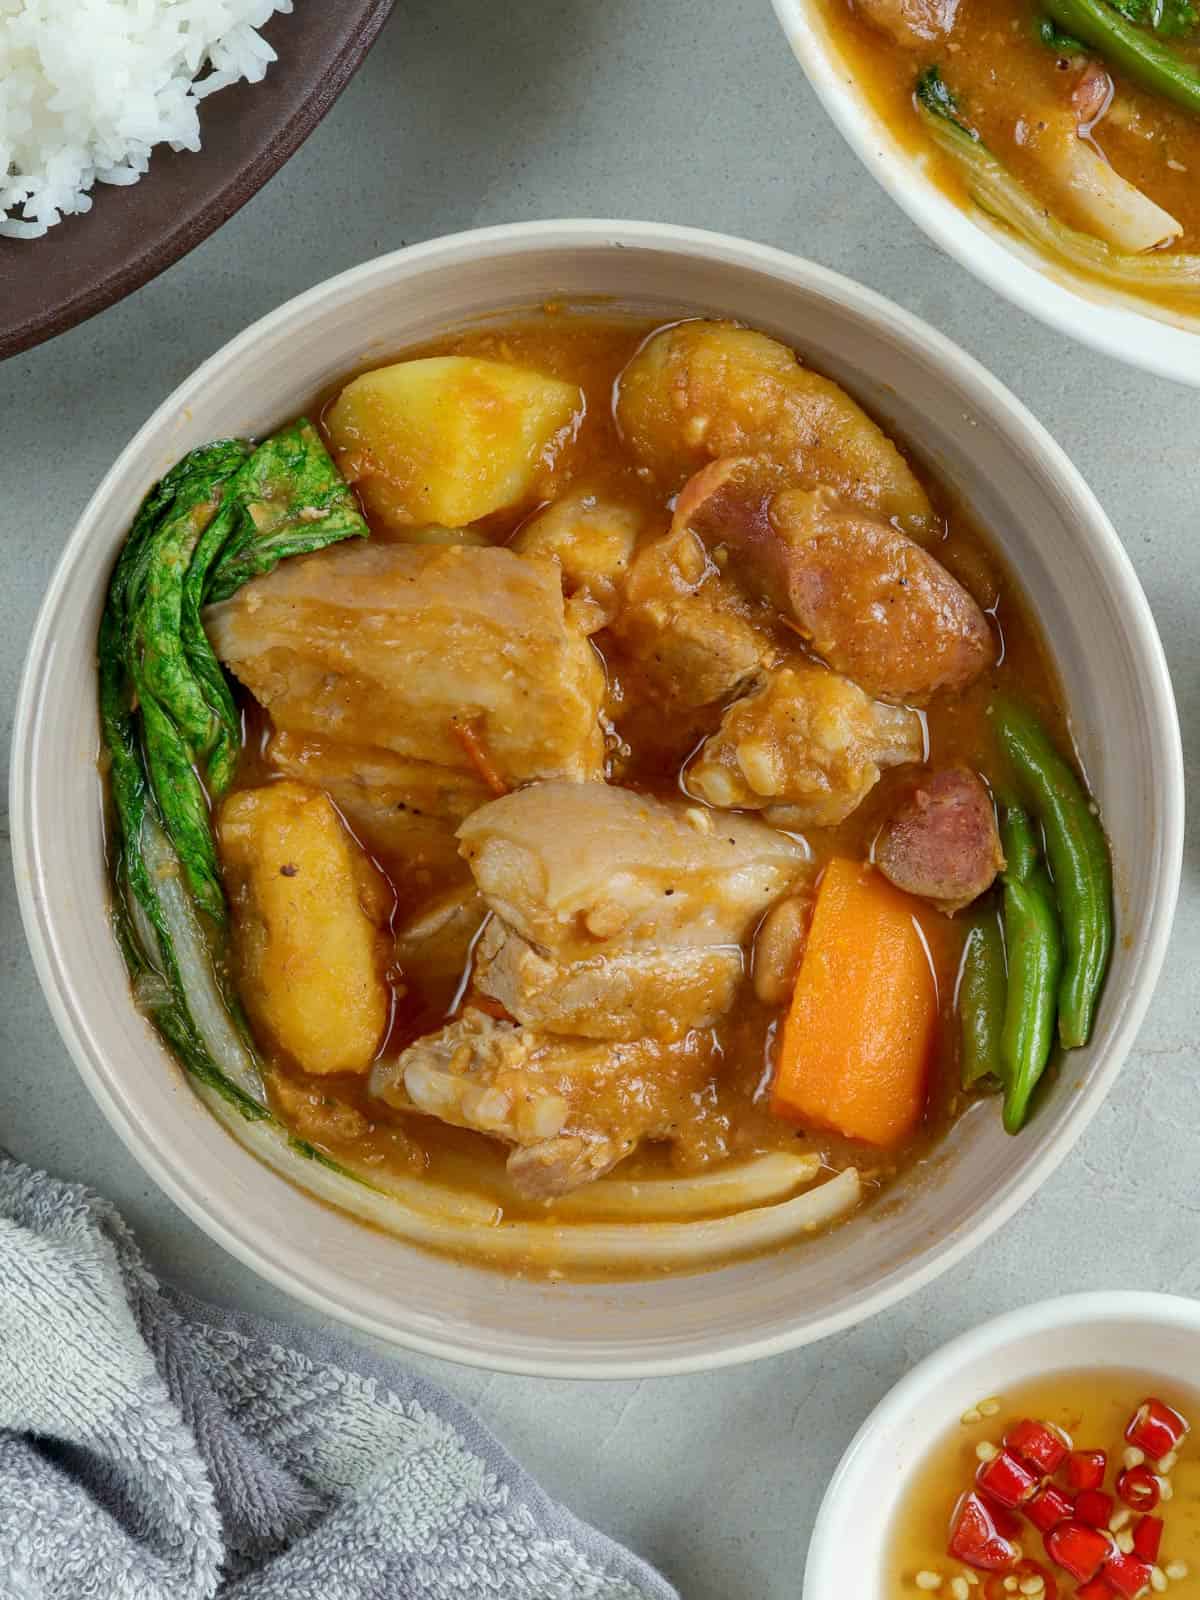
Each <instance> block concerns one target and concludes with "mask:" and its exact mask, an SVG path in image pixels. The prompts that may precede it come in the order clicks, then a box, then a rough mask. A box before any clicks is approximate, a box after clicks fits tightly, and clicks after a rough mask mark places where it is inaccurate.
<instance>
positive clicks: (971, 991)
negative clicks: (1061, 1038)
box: [958, 908, 1006, 1089]
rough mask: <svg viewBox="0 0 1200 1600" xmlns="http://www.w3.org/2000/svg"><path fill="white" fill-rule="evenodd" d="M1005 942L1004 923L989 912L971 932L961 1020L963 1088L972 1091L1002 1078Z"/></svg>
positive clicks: (965, 948)
mask: <svg viewBox="0 0 1200 1600" xmlns="http://www.w3.org/2000/svg"><path fill="white" fill-rule="evenodd" d="M1005 990H1006V979H1005V973H1004V939H1003V937H1002V936H1001V933H1000V919H999V918H998V917H997V915H996V912H995V910H994V909H992V908H989V909H988V911H986V912H985V913H984V915H983V916H982V917H981V918H980V919H979V921H978V922H976V923H975V924H974V925H973V926H972V927H971V928H970V929H969V930H968V932H967V937H966V940H965V941H964V944H963V957H962V966H961V967H960V968H959V979H958V1016H959V1025H960V1028H961V1039H962V1052H961V1053H962V1086H963V1088H964V1089H971V1088H974V1086H975V1085H976V1084H977V1083H978V1082H979V1081H980V1080H981V1079H982V1078H997V1079H998V1078H1000V1077H1001V1076H1002V1070H1003V1062H1002V1057H1001V1053H1000V1040H1001V1035H1002V1032H1003V1028H1004V1000H1005Z"/></svg>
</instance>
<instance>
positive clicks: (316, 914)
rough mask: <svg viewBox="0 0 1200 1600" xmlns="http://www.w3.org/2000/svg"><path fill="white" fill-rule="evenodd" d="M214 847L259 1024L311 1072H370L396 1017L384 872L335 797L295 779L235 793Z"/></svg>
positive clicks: (247, 994)
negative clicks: (388, 977)
mask: <svg viewBox="0 0 1200 1600" xmlns="http://www.w3.org/2000/svg"><path fill="white" fill-rule="evenodd" d="M217 846H218V850H219V852H220V858H221V869H222V873H223V875H224V880H225V888H226V892H227V893H228V895H229V902H230V906H231V908H232V911H233V940H234V953H235V957H236V964H235V965H236V971H237V974H238V993H239V995H240V996H241V999H242V1003H243V1004H244V1005H245V1007H246V1010H247V1012H248V1013H249V1016H250V1020H251V1021H252V1022H253V1024H254V1026H255V1030H256V1032H257V1033H258V1034H259V1036H260V1038H261V1037H263V1036H265V1037H266V1038H267V1039H268V1040H269V1041H270V1043H271V1044H273V1045H276V1046H278V1047H279V1048H281V1049H283V1050H285V1051H286V1052H287V1054H288V1055H289V1056H290V1057H291V1058H292V1059H293V1060H294V1061H295V1062H296V1064H297V1065H298V1066H299V1067H301V1068H302V1069H303V1071H305V1072H308V1073H327V1072H365V1071H366V1070H367V1068H368V1067H369V1066H370V1064H371V1060H372V1058H373V1056H374V1054H375V1051H376V1049H377V1048H378V1046H379V1042H380V1040H381V1039H382V1037H383V1033H384V1029H385V1028H386V1026H387V1020H388V1008H389V995H388V988H387V984H386V983H385V982H384V970H385V967H386V965H387V960H388V955H389V941H388V939H387V938H386V936H385V934H384V931H383V930H384V927H385V925H386V922H387V919H388V916H389V914H390V912H391V909H392V896H391V892H390V891H389V889H388V887H387V885H386V882H385V881H384V879H383V877H382V875H381V874H380V873H379V872H377V871H376V870H375V868H374V867H373V866H372V865H371V863H370V861H368V859H367V857H366V856H365V855H364V854H363V851H362V850H361V849H360V848H359V846H358V845H357V844H356V843H355V842H354V840H353V839H352V838H351V836H350V834H349V833H347V831H346V829H345V826H344V825H343V823H342V821H341V819H340V817H339V816H338V814H337V812H336V811H335V810H334V807H333V805H332V804H331V803H330V800H329V798H328V796H327V795H323V794H320V793H318V792H317V791H316V790H313V789H307V788H305V787H304V785H303V784H299V783H287V782H282V783H269V784H267V785H266V786H265V787H264V788H261V789H243V790H240V791H239V792H237V793H235V794H232V795H230V796H229V798H228V799H227V800H226V801H225V802H224V804H223V805H222V806H221V808H220V811H219V813H218V817H217Z"/></svg>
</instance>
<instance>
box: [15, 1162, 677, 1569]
mask: <svg viewBox="0 0 1200 1600" xmlns="http://www.w3.org/2000/svg"><path fill="white" fill-rule="evenodd" d="M218 1594H219V1595H221V1596H222V1597H225V1600H443V1597H446V1600H450V1597H453V1600H476V1597H478V1600H485V1597H497V1596H502V1597H504V1600H673V1597H674V1591H673V1590H672V1589H671V1588H670V1586H669V1585H668V1584H666V1583H665V1582H664V1581H663V1579H662V1578H661V1577H659V1575H658V1574H657V1573H655V1572H654V1571H653V1570H652V1569H651V1568H650V1567H648V1566H646V1565H645V1564H644V1563H643V1562H641V1561H639V1560H638V1559H637V1558H636V1557H635V1556H632V1555H630V1554H629V1552H628V1551H626V1550H623V1549H622V1548H621V1547H620V1546H619V1545H616V1544H613V1543H612V1542H611V1541H610V1540H608V1539H605V1538H604V1537H603V1536H602V1535H600V1534H598V1533H597V1532H596V1531H595V1530H594V1529H593V1528H589V1527H588V1526H587V1525H586V1524H584V1523H582V1522H580V1521H578V1520H577V1519H576V1518H575V1517H573V1516H571V1514H570V1513H569V1512H567V1511H565V1510H564V1509H563V1508H562V1507H561V1506H558V1505H556V1504H555V1503H554V1502H553V1501H551V1500H549V1499H547V1498H546V1496H545V1495H544V1494H543V1493H542V1491H541V1490H540V1489H539V1488H538V1487H537V1485H536V1484H534V1483H533V1482H532V1480H531V1479H530V1478H529V1477H528V1476H527V1475H526V1474H525V1473H524V1472H522V1471H521V1469H520V1468H519V1467H518V1466H517V1464H516V1463H515V1462H514V1461H513V1460H512V1458H511V1457H510V1456H508V1455H507V1454H506V1453H505V1451H504V1450H503V1449H501V1447H500V1446H499V1445H498V1444H497V1443H496V1441H495V1440H494V1439H493V1438H491V1437H490V1435H488V1434H487V1433H486V1432H485V1431H484V1430H483V1429H482V1428H481V1427H480V1426H479V1424H478V1423H477V1422H475V1421H474V1419H473V1418H472V1417H471V1416H470V1415H469V1413H467V1412H466V1411H464V1410H463V1409H462V1407H460V1406H459V1405H458V1404H457V1403H456V1402H455V1401H453V1400H452V1399H451V1398H450V1397H449V1396H448V1395H447V1394H445V1393H444V1392H443V1391H441V1390H440V1389H437V1388H435V1387H434V1385H432V1384H430V1383H427V1382H425V1381H424V1380H422V1379H420V1378H414V1377H411V1376H409V1375H408V1374H406V1373H405V1372H404V1371H403V1370H402V1369H400V1368H398V1367H394V1366H392V1365H391V1364H389V1363H387V1362H384V1361H377V1360H373V1359H372V1358H371V1357H369V1356H368V1355H366V1354H364V1353H363V1352H360V1351H357V1350H352V1349H351V1348H350V1347H348V1346H345V1345H338V1346H335V1345H333V1344H332V1343H330V1342H328V1341H326V1340H324V1339H318V1338H314V1337H313V1336H311V1335H309V1336H306V1335H304V1334H303V1333H301V1332H299V1331H298V1330H290V1331H285V1330H283V1329H280V1328H275V1327H271V1326H268V1325H263V1324H258V1323H255V1322H253V1321H251V1320H250V1319H247V1318H240V1317H232V1316H229V1315H227V1314H225V1313H222V1312H218V1311H216V1310H214V1309H212V1308H211V1307H207V1306H202V1305H199V1304H198V1303H196V1302H194V1301H191V1300H189V1299H187V1298H185V1297H183V1296H182V1295H179V1294H177V1293H174V1292H173V1291H169V1290H167V1289H165V1288H163V1287H162V1286H161V1285H159V1284H158V1283H157V1282H156V1281H155V1279H154V1278H153V1277H152V1276H151V1274H150V1272H149V1271H148V1270H147V1268H146V1266H145V1264H144V1262H143V1260H142V1257H141V1254H140V1252H139V1251H138V1248H137V1245H136V1244H135V1243H134V1240H133V1238H132V1236H131V1235H130V1233H129V1231H128V1229H127V1228H126V1227H125V1225H124V1223H123V1222H122V1221H121V1219H120V1217H119V1216H118V1215H117V1214H116V1212H115V1211H113V1209H112V1207H111V1206H109V1205H108V1204H107V1203H106V1202H105V1201H103V1200H101V1199H99V1198H98V1197H97V1196H96V1195H94V1194H92V1193H90V1192H89V1191H88V1190H86V1189H83V1188H81V1187H79V1186H78V1185H76V1184H65V1183H59V1182H56V1181H55V1180H54V1179H51V1178H48V1177H46V1175H45V1174H44V1173H38V1172H33V1171H31V1170H30V1169H29V1168H28V1167H24V1166H21V1165H20V1164H19V1163H18V1162H15V1161H12V1160H9V1159H6V1158H4V1157H3V1156H2V1155H0V1597H3V1600H17V1597H19V1600H85V1597H86V1600H205V1597H208V1596H212V1595H218Z"/></svg>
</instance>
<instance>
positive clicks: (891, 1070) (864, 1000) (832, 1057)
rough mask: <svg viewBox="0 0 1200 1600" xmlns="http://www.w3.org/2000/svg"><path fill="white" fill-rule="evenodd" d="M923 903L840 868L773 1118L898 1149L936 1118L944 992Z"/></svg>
mask: <svg viewBox="0 0 1200 1600" xmlns="http://www.w3.org/2000/svg"><path fill="white" fill-rule="evenodd" d="M920 909H921V908H920V905H919V902H918V901H916V900H914V899H913V897H912V896H911V895H907V894H904V893H903V892H902V891H901V890H899V889H896V888H893V886H892V885H891V884H890V883H889V882H888V881H887V879H886V878H885V877H884V876H883V875H882V873H880V872H877V871H876V870H875V868H874V867H871V866H867V865H865V864H864V863H862V862H858V861H846V860H842V859H835V860H833V861H831V862H830V863H829V865H828V866H827V867H826V868H825V871H824V873H823V874H822V876H821V881H820V883H819V884H818V886H817V898H816V904H815V906H814V908H813V917H812V926H811V928H810V929H809V935H808V943H807V945H806V946H805V949H804V957H803V960H802V961H801V964H800V972H799V976H798V977H797V979H796V987H795V989H794V990H793V992H792V1003H791V1007H790V1009H789V1011H788V1015H787V1018H786V1020H785V1022H784V1025H783V1038H782V1041H781V1044H780V1050H779V1059H778V1062H777V1064H776V1069H775V1080H774V1083H773V1084H772V1088H771V1110H772V1111H773V1112H774V1113H775V1115H776V1116H778V1117H783V1118H786V1119H787V1120H788V1121H790V1122H799V1123H803V1124H804V1125H805V1126H807V1127H818V1128H830V1129H832V1130H833V1131H834V1132H836V1133H840V1134H844V1135H845V1136H846V1137H847V1138H849V1139H861V1140H863V1141H864V1142H865V1143H867V1144H872V1145H879V1146H882V1147H884V1148H887V1147H889V1146H891V1145H895V1144H898V1143H899V1141H900V1140H901V1139H903V1138H905V1137H906V1136H907V1135H908V1134H910V1133H911V1132H912V1130H913V1129H914V1128H915V1127H916V1125H917V1123H918V1122H919V1121H920V1120H921V1114H922V1112H923V1110H924V1107H925V1097H926V1092H927V1086H928V1078H929V1065H930V1060H931V1057H932V1054H933V1046H934V1038H935V1030H936V1026H937V1007H938V1002H937V985H936V982H935V980H934V975H933V971H932V969H931V967H930V962H929V955H928V952H927V949H926V945H925V941H924V938H923V936H922V933H921V929H920V923H919V921H918V913H919V910H920Z"/></svg>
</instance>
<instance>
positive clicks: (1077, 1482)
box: [1067, 1450, 1108, 1491]
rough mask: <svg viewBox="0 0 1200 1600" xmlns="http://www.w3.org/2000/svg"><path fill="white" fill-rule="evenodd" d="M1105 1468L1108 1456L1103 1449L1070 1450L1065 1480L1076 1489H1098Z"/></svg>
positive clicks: (1106, 1467) (1102, 1480)
mask: <svg viewBox="0 0 1200 1600" xmlns="http://www.w3.org/2000/svg"><path fill="white" fill-rule="evenodd" d="M1107 1469H1108V1456H1107V1455H1106V1454H1105V1453H1104V1451H1103V1450H1072V1451H1071V1454H1070V1455H1069V1456H1068V1457H1067V1482H1068V1483H1069V1484H1070V1485H1071V1488H1072V1489H1074V1490H1076V1491H1078V1490H1080V1489H1098V1488H1099V1487H1100V1486H1101V1484H1102V1483H1103V1482H1104V1474H1105V1472H1106V1471H1107Z"/></svg>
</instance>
